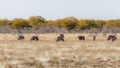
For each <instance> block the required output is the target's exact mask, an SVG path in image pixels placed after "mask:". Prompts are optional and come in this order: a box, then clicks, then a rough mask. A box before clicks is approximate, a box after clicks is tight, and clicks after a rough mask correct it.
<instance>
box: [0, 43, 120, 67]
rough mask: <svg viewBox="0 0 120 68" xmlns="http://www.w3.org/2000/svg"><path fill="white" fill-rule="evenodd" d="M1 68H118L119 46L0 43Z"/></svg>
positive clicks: (119, 63)
mask: <svg viewBox="0 0 120 68" xmlns="http://www.w3.org/2000/svg"><path fill="white" fill-rule="evenodd" d="M0 68H120V42H119V41H114V42H112V41H65V42H58V43H57V42H55V41H32V42H31V41H0Z"/></svg>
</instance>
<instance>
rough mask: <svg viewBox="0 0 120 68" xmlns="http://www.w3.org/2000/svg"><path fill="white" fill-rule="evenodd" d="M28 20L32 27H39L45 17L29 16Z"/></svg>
mask: <svg viewBox="0 0 120 68" xmlns="http://www.w3.org/2000/svg"><path fill="white" fill-rule="evenodd" d="M28 21H29V25H31V26H32V28H39V27H40V26H41V25H42V24H43V23H45V19H44V18H43V17H41V16H31V17H30V18H29V20H28Z"/></svg>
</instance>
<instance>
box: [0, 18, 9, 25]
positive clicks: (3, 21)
mask: <svg viewBox="0 0 120 68" xmlns="http://www.w3.org/2000/svg"><path fill="white" fill-rule="evenodd" d="M8 23H9V21H8V20H7V19H0V25H1V26H5V25H8Z"/></svg>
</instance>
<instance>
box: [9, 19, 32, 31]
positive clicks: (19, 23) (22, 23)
mask: <svg viewBox="0 0 120 68" xmlns="http://www.w3.org/2000/svg"><path fill="white" fill-rule="evenodd" d="M11 27H12V28H13V29H18V31H20V30H21V29H23V28H25V27H30V25H29V24H28V21H27V20H25V19H22V18H16V19H14V20H13V21H12V23H11Z"/></svg>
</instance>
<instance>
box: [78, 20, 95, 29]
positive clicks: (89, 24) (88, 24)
mask: <svg viewBox="0 0 120 68" xmlns="http://www.w3.org/2000/svg"><path fill="white" fill-rule="evenodd" d="M96 27H97V25H96V23H95V21H94V20H87V19H85V20H80V21H79V23H78V26H77V28H79V29H80V30H84V29H91V28H96Z"/></svg>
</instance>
